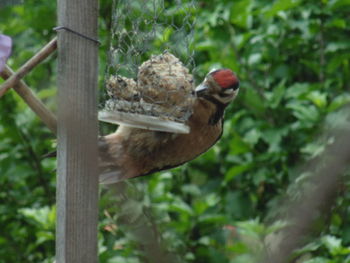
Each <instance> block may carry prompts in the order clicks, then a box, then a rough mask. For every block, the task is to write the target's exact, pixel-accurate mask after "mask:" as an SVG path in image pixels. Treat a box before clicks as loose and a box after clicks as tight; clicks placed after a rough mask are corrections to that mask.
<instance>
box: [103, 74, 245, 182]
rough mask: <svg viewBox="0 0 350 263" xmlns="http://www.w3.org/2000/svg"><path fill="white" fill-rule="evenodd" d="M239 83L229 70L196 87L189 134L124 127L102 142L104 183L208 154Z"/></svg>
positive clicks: (104, 138)
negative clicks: (206, 152) (225, 110)
mask: <svg viewBox="0 0 350 263" xmlns="http://www.w3.org/2000/svg"><path fill="white" fill-rule="evenodd" d="M238 87H239V81H238V79H237V77H236V76H235V75H234V73H233V72H232V71H231V70H229V69H220V70H216V71H213V72H211V73H209V74H208V75H207V77H206V79H205V80H204V81H203V83H202V84H201V85H199V86H198V87H197V88H196V94H197V97H196V100H195V103H194V106H193V114H192V115H191V117H190V118H189V119H188V121H187V124H188V125H189V126H190V133H189V134H174V133H167V132H158V131H150V130H143V129H136V128H131V127H126V126H120V127H119V128H118V130H117V132H116V133H113V134H110V135H107V136H105V137H102V138H101V140H100V172H101V177H100V182H101V183H114V182H118V181H120V180H124V179H127V178H133V177H137V176H143V175H147V174H150V173H152V172H155V171H160V170H164V169H168V168H172V167H176V166H179V165H181V164H183V163H185V162H188V161H190V160H193V159H194V158H196V157H197V156H198V155H200V154H202V153H204V152H205V151H207V150H208V149H209V148H210V147H211V146H212V145H214V144H215V142H217V140H218V139H219V138H220V137H221V134H222V122H223V114H224V109H225V108H226V106H227V105H228V104H229V103H230V102H231V101H232V100H233V99H234V98H235V96H236V95H237V93H238Z"/></svg>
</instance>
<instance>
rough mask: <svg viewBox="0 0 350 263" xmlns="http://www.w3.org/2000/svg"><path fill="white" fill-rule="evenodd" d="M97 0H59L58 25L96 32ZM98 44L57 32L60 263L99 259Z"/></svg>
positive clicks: (85, 32)
mask: <svg viewBox="0 0 350 263" xmlns="http://www.w3.org/2000/svg"><path fill="white" fill-rule="evenodd" d="M97 18H98V0H79V1H78V0H58V26H65V27H67V28H69V29H72V30H74V31H76V32H79V33H81V34H83V35H86V36H89V37H91V38H97ZM97 69H98V45H97V44H96V43H95V42H94V41H92V40H89V39H86V38H84V37H82V36H79V35H78V34H75V33H72V32H70V31H69V30H60V31H59V32H58V171H57V172H58V176H57V177H58V179H57V228H56V235H57V236H56V261H57V263H96V262H97V219H98V206H97V203H98V175H97V134H98V124H97V74H98V71H97Z"/></svg>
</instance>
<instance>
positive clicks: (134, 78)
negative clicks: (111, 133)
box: [104, 0, 195, 124]
mask: <svg viewBox="0 0 350 263" xmlns="http://www.w3.org/2000/svg"><path fill="white" fill-rule="evenodd" d="M194 8H195V1H194V0H188V1H185V0H177V1H165V0H149V1H147V0H134V1H127V0H115V1H114V4H113V11H112V13H113V19H112V35H111V45H110V52H109V62H108V66H107V72H106V91H107V95H108V96H107V95H106V103H105V108H104V111H105V112H106V111H107V112H109V116H111V115H113V114H114V116H116V115H118V116H119V117H120V116H121V115H120V114H121V113H127V114H128V115H125V114H124V115H123V116H122V119H123V120H125V119H133V120H135V116H136V119H139V120H140V118H142V119H143V120H144V119H145V116H150V117H153V118H157V119H158V120H163V121H166V120H167V121H175V122H180V123H184V122H185V121H186V120H187V119H188V117H189V116H190V115H191V112H192V103H193V100H194V95H193V78H192V75H191V74H189V72H190V71H191V70H192V69H193V68H194V66H195V65H194V58H193V51H192V50H191V43H192V39H193V25H194V17H193V15H192V13H193V11H194ZM153 120H154V119H153ZM130 123H132V121H129V124H130Z"/></svg>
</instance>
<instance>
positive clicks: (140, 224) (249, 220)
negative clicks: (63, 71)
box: [0, 0, 350, 263]
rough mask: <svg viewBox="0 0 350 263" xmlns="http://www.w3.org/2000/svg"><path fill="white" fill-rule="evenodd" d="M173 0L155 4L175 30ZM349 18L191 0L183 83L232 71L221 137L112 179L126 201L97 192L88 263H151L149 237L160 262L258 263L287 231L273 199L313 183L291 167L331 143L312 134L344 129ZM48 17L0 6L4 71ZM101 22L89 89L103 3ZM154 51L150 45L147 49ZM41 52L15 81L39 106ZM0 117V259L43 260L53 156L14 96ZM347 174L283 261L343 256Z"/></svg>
mask: <svg viewBox="0 0 350 263" xmlns="http://www.w3.org/2000/svg"><path fill="white" fill-rule="evenodd" d="M173 5H174V4H173V2H172V1H166V6H167V7H169V11H168V12H169V14H172V15H175V21H177V22H179V23H180V22H181V17H182V16H183V14H182V13H181V12H180V13H176V9H172V7H173ZM349 11H350V2H349V1H346V0H322V1H318V0H311V1H306V0H276V1H265V0H263V1H257V0H238V1H236V0H235V1H228V0H225V1H219V0H214V1H198V5H197V8H196V9H195V10H191V12H192V15H193V16H194V17H195V18H196V26H195V36H194V37H195V39H194V44H193V47H194V49H195V52H196V53H195V54H196V55H195V60H196V64H197V66H198V68H197V70H196V77H197V79H200V78H203V76H204V75H205V74H206V72H207V71H208V70H210V69H211V68H213V67H228V68H232V69H233V70H235V71H236V72H237V74H238V76H239V78H240V80H241V90H240V94H239V96H238V98H237V99H236V101H235V102H234V103H233V105H231V106H230V107H229V109H228V110H227V112H226V118H225V124H224V128H225V131H224V134H223V137H222V139H221V140H220V141H219V142H218V144H217V145H216V146H214V147H213V148H212V149H211V150H209V151H208V152H207V153H205V154H203V155H202V156H201V157H200V158H198V159H196V160H194V161H192V162H190V163H189V164H186V165H183V166H182V167H179V168H176V169H172V170H170V171H166V172H163V173H159V174H156V175H152V176H148V177H145V178H138V179H135V180H131V181H130V182H129V183H127V184H126V185H123V187H124V188H123V189H124V190H123V191H126V192H125V195H121V194H114V195H108V194H105V193H104V192H105V190H103V191H102V193H103V194H102V197H101V204H100V208H101V213H100V226H99V228H100V232H99V252H100V262H108V263H118V262H130V263H134V262H135V263H136V262H152V260H147V258H152V257H151V256H152V255H147V248H149V249H152V246H154V245H155V244H154V241H152V240H157V242H156V243H157V244H156V245H157V246H160V250H161V252H159V253H161V254H162V256H163V257H164V258H167V259H168V261H167V262H219V263H225V262H230V263H240V262H242V263H243V262H244V263H249V262H259V259H261V258H260V257H261V255H262V253H264V252H265V250H266V248H267V246H268V245H269V242H270V241H271V238H272V239H274V237H275V236H276V235H277V232H278V230H279V229H281V228H282V227H283V226H284V224H285V223H286V222H279V221H277V222H275V223H274V224H267V223H268V222H273V221H274V219H275V218H276V216H277V215H280V214H283V213H286V211H283V210H281V209H277V208H278V205H279V204H280V201H281V197H283V196H284V194H285V193H287V195H288V196H289V197H291V198H292V199H293V200H299V198H300V191H299V190H300V189H301V188H303V187H304V186H305V183H306V182H307V179H308V178H309V177H310V176H311V175H312V172H313V171H304V172H300V169H299V168H300V165H301V164H302V163H303V162H305V161H306V160H310V159H313V158H315V157H317V156H319V155H320V154H321V153H322V152H323V150H324V148H325V145H326V144H327V143H331V141H332V139H331V138H328V137H326V136H321V137H320V135H321V134H322V131H328V130H329V129H331V128H334V127H338V126H339V125H340V124H341V123H343V122H345V119H346V114H345V113H344V111H342V107H343V106H344V105H346V104H348V103H349V102H350V93H349V83H350V64H349V62H350V61H349V60H350V55H349V54H350V34H349V29H348V28H349V19H348V14H349ZM55 12H56V6H55V2H52V1H25V3H23V4H22V5H16V6H6V7H4V8H3V9H2V10H1V11H0V32H1V33H4V34H7V35H10V36H11V37H12V38H13V40H14V50H13V52H12V56H11V59H10V61H9V64H10V65H11V67H13V68H15V69H16V68H18V67H19V66H20V65H22V64H23V63H24V62H25V61H26V60H27V59H28V58H30V57H31V56H32V55H33V54H34V53H35V52H36V51H38V50H39V49H40V48H41V47H42V46H43V45H44V44H45V43H46V42H48V41H49V40H50V39H51V38H53V36H54V34H55V33H54V32H53V31H52V28H53V27H54V26H55V21H56V19H55ZM100 14H101V16H100V18H99V24H100V40H101V42H102V46H101V48H100V62H101V63H100V65H101V66H100V83H101V89H102V81H103V78H104V72H105V65H106V61H107V58H106V51H107V49H108V48H107V47H108V40H109V28H110V25H111V20H110V17H111V3H110V2H109V1H101V3H100ZM167 14H168V13H166V14H165V15H167ZM168 33H169V32H164V34H168ZM161 39H169V35H164V36H163V37H162V38H161ZM162 44H163V43H162V42H161V41H158V42H157V41H156V42H155V43H154V50H158V49H159V46H160V45H162ZM150 52H151V51H150ZM151 53H152V52H151ZM54 57H55V55H54V56H53V58H54ZM53 58H51V59H49V60H46V61H45V62H44V63H42V64H41V65H40V66H38V67H37V68H35V69H34V70H33V72H31V73H30V74H29V75H28V76H26V77H25V81H26V82H27V83H28V84H29V86H31V87H32V88H33V89H34V90H35V92H36V93H37V94H38V95H39V96H40V97H41V98H42V99H43V100H44V101H45V103H46V104H47V105H48V106H49V107H50V108H52V109H54V108H55V98H54V97H55V93H56V87H55V81H56V70H55V59H53ZM0 111H1V113H2V114H1V119H0V137H1V138H2V140H1V141H0V175H1V176H0V185H1V192H0V211H1V213H0V224H1V226H2V229H1V231H0V245H1V246H0V262H53V258H54V253H55V252H54V227H55V226H54V214H55V205H54V203H55V176H54V174H55V172H54V169H55V162H54V161H53V160H48V159H44V160H42V159H41V156H42V155H43V154H45V153H47V152H50V151H51V150H52V149H53V139H54V138H53V136H52V135H51V134H50V132H49V131H48V129H47V128H45V127H44V125H43V124H42V123H41V122H40V121H39V120H38V119H37V117H35V115H34V114H33V113H32V112H31V111H30V109H28V107H27V106H26V104H25V103H23V101H22V100H21V99H20V98H19V97H18V96H17V95H15V94H14V93H13V92H8V94H6V95H5V96H4V97H3V98H1V99H0ZM108 129H109V127H107V126H102V130H104V131H107V130H108ZM330 176H331V175H330ZM346 179H347V178H344V182H342V184H343V187H342V188H341V189H340V193H339V196H338V197H337V200H336V204H335V205H334V208H333V211H332V214H330V215H327V217H326V218H320V219H319V220H318V221H317V224H315V227H314V228H315V229H314V232H313V235H310V237H308V243H307V244H306V245H305V246H304V247H303V248H301V249H299V250H298V251H296V252H295V260H297V261H296V262H304V263H321V262H322V263H324V262H327V263H338V262H339V263H340V262H350V258H349V254H350V253H349V252H350V216H349V209H348V207H349V201H350V195H349V193H347V192H346V190H345V189H347V188H348V187H349V180H346ZM320 194H322V193H320ZM125 196H128V198H127V199H125ZM152 242H153V243H152ZM158 243H159V244H160V245H159V244H158Z"/></svg>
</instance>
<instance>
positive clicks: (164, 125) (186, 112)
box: [99, 52, 194, 133]
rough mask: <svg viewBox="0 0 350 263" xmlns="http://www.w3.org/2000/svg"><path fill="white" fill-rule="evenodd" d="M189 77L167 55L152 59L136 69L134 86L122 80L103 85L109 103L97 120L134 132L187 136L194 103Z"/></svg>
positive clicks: (173, 57)
mask: <svg viewBox="0 0 350 263" xmlns="http://www.w3.org/2000/svg"><path fill="white" fill-rule="evenodd" d="M193 89H194V86H193V77H192V75H191V74H189V71H188V69H187V68H186V67H185V66H184V65H183V64H182V63H181V62H180V60H179V59H178V58H176V57H175V56H174V55H172V54H171V53H169V52H164V53H163V54H161V55H158V56H152V57H151V59H149V60H147V61H145V62H144V63H143V64H142V65H141V66H140V68H139V72H138V76H137V82H136V81H135V80H133V79H130V78H126V77H123V76H119V75H116V76H111V77H110V78H109V80H108V81H107V92H108V95H109V96H110V99H109V100H108V101H107V102H106V104H105V109H104V110H103V111H101V112H100V114H99V119H100V120H102V121H106V122H111V123H116V124H124V125H128V126H133V127H137V128H144V129H151V130H159V131H166V132H177V133H188V132H189V128H188V126H187V125H186V124H185V121H186V120H187V119H188V118H189V116H190V115H191V113H192V106H193V102H194V92H193Z"/></svg>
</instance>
